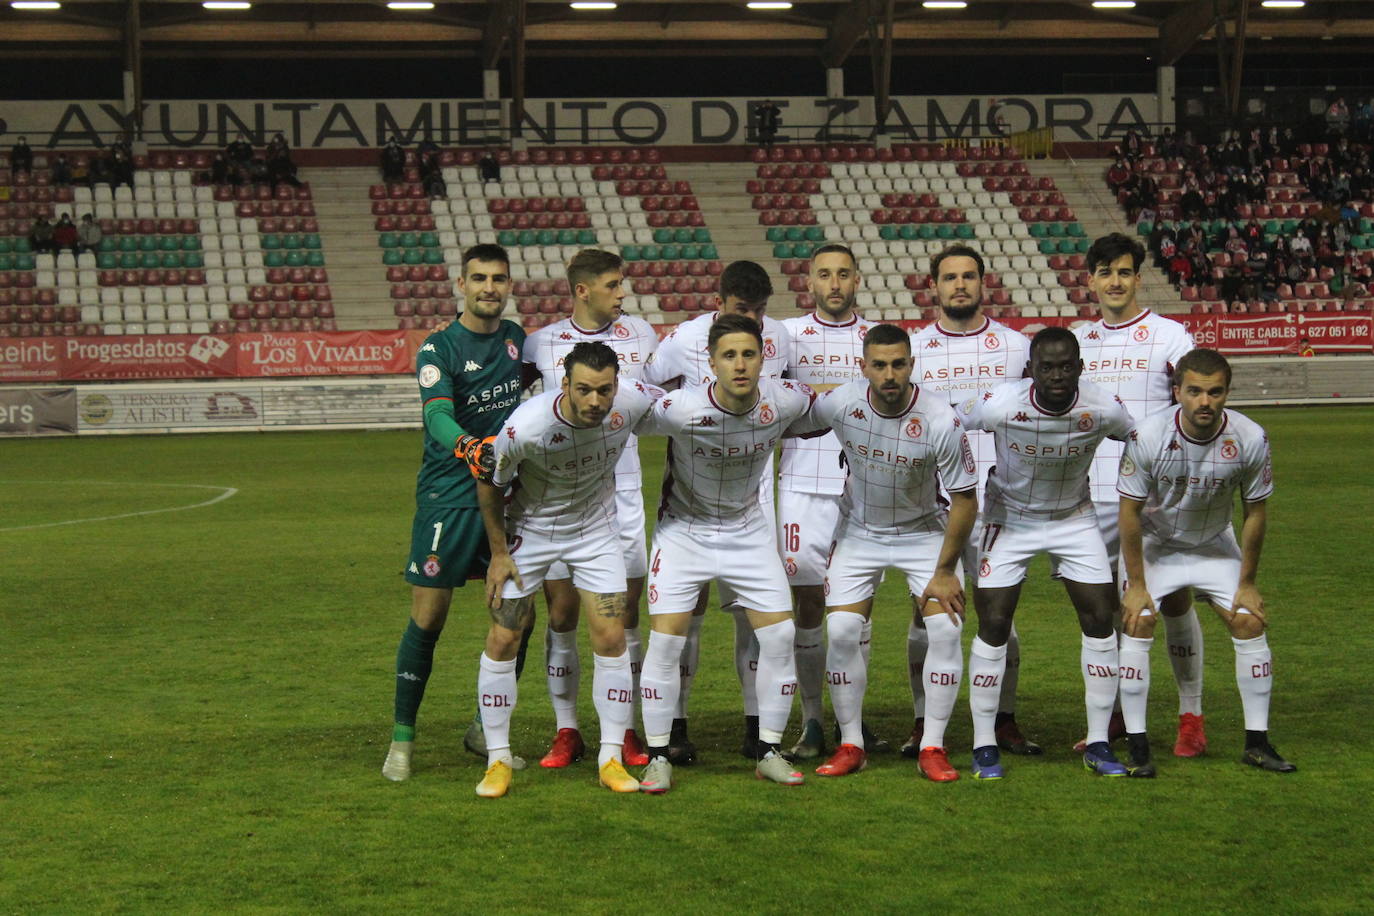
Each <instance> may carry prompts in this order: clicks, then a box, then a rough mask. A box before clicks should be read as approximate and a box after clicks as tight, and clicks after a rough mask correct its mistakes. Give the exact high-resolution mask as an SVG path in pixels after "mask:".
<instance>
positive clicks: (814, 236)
mask: <svg viewBox="0 0 1374 916" xmlns="http://www.w3.org/2000/svg"><path fill="white" fill-rule="evenodd" d="M806 240H807V241H808V242H824V241H825V230H824V229H822V228H821V227H820V226H807V227H806Z"/></svg>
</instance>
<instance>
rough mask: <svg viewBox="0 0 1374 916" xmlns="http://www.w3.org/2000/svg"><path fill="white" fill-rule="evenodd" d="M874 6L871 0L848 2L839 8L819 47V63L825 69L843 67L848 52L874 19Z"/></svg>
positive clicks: (850, 0)
mask: <svg viewBox="0 0 1374 916" xmlns="http://www.w3.org/2000/svg"><path fill="white" fill-rule="evenodd" d="M875 6H876V4H875V3H873V2H871V0H849V3H847V4H845V5H844V6H842V7H840V10H839V12H837V13H836V14H835V18H834V19H833V20H832V21H831V23H830V27H829V29H827V30H826V39H825V44H824V45H823V46H822V47H821V63H822V64H823V65H824V66H825V67H826V68H827V69H833V68H835V67H842V66H844V62H845V59H846V58H847V57H849V52H850V51H853V50H854V46H855V45H856V44H858V43H859V39H860V38H862V37H863V36H864V33H865V32H867V31H868V27H869V22H870V20H872V19H874V18H875V12H876V11H875V9H874V7H875Z"/></svg>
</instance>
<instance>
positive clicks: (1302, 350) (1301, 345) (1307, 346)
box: [1298, 337, 1317, 357]
mask: <svg viewBox="0 0 1374 916" xmlns="http://www.w3.org/2000/svg"><path fill="white" fill-rule="evenodd" d="M1298 355H1299V356H1304V357H1306V356H1316V355H1317V351H1316V349H1314V348H1313V346H1312V341H1310V340H1308V339H1307V338H1306V337H1303V338H1301V339H1299V340H1298Z"/></svg>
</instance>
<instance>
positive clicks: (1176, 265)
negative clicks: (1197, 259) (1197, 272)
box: [1169, 251, 1193, 288]
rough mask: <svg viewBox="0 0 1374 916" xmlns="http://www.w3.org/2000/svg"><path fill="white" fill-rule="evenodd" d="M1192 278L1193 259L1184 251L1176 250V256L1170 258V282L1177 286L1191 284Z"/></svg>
mask: <svg viewBox="0 0 1374 916" xmlns="http://www.w3.org/2000/svg"><path fill="white" fill-rule="evenodd" d="M1192 280H1193V262H1192V260H1191V259H1190V258H1189V257H1188V255H1186V254H1184V253H1183V252H1182V251H1175V252H1174V256H1173V257H1172V258H1170V259H1169V282H1170V283H1172V284H1173V285H1174V286H1175V287H1176V288H1177V287H1179V286H1191V285H1192Z"/></svg>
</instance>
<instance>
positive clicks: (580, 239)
mask: <svg viewBox="0 0 1374 916" xmlns="http://www.w3.org/2000/svg"><path fill="white" fill-rule="evenodd" d="M577 244H579V245H583V246H587V245H595V244H596V230H595V229H579V230H577Z"/></svg>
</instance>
